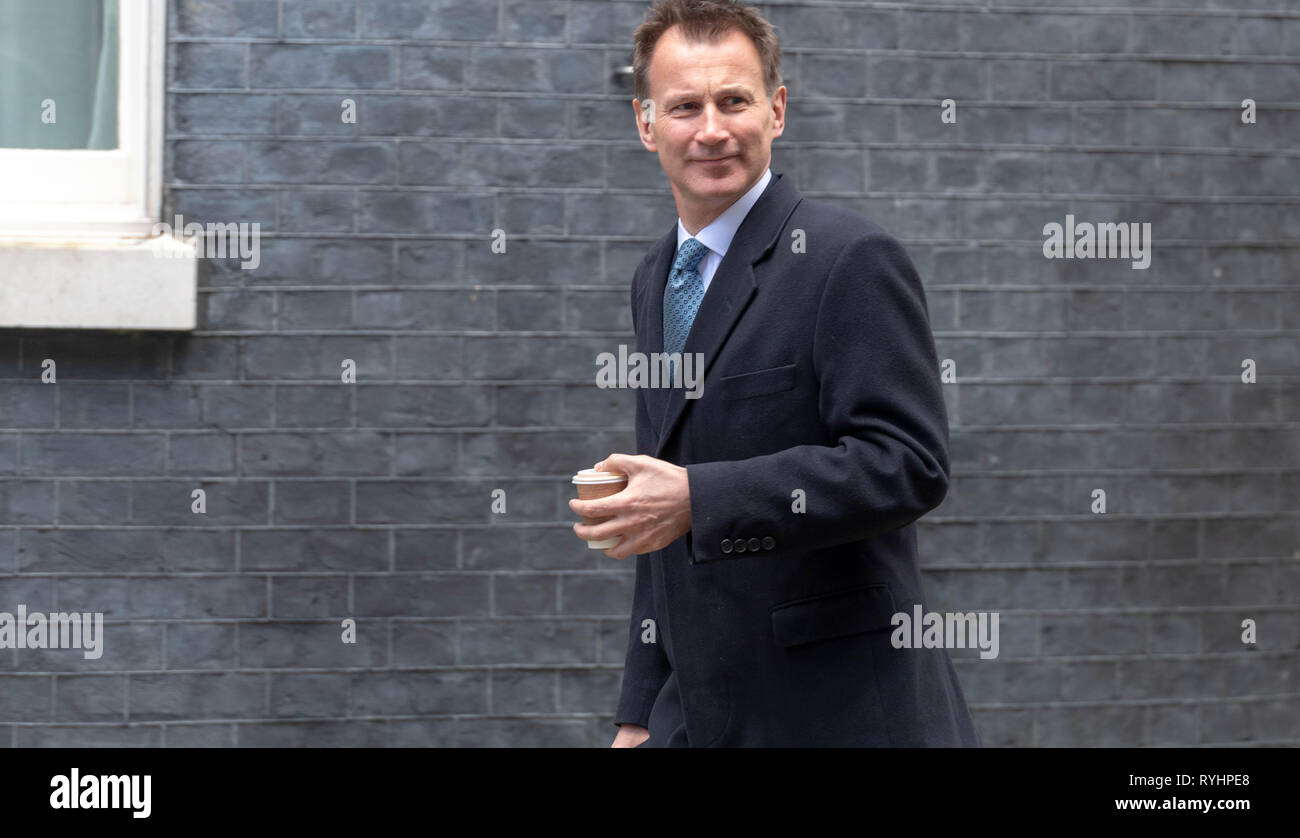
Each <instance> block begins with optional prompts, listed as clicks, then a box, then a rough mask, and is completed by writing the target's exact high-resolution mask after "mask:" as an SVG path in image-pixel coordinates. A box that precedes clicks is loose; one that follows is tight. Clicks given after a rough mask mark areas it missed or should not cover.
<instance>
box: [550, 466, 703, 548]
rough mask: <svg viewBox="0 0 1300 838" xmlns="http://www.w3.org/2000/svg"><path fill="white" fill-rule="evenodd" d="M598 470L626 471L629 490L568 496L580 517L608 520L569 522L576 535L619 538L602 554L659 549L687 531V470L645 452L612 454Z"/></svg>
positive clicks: (570, 504) (689, 506) (590, 537)
mask: <svg viewBox="0 0 1300 838" xmlns="http://www.w3.org/2000/svg"><path fill="white" fill-rule="evenodd" d="M596 468H597V469H598V470H600V471H615V472H621V473H623V474H626V475H627V488H625V489H624V490H623V491H621V492H619V493H618V494H616V495H610V496H609V497H607V498H596V499H595V500H578V499H577V498H572V499H570V501H569V508H570V509H572V510H573V511H574V512H576V513H578V514H579V515H581V516H582V517H584V518H609V520H608V521H601V522H600V523H599V524H590V525H588V524H583V523H581V522H579V523H577V524H574V525H573V531H574V532H575V533H576V534H577V536H578V538H581V539H583V540H585V541H600V540H602V539H606V538H614V537H616V536H622V538H621V539H620V540H619V541H618V543H617V544H615V545H614V546H613V547H610V548H607V549H606V550H605V551H604V552H605V555H606V556H609V557H610V558H612V559H626V558H627V557H628V556H631V555H634V554H637V553H651V552H653V551H655V550H662V549H663V548H664V547H667V546H668V545H669V544H672V543H673V542H674V541H676V540H677V539H679V538H681V537H682V536H683V535H686V533H688V532H690V531H691V485H690V482H689V481H688V480H687V478H686V469H685V468H684V467H682V466H678V465H673V464H672V463H670V462H667V461H665V460H656V459H655V458H654V457H650V456H647V455H645V454H637V455H635V456H634V455H631V454H610V455H609V456H608V457H606V458H605V459H604V460H602V461H601V462H599V463H596Z"/></svg>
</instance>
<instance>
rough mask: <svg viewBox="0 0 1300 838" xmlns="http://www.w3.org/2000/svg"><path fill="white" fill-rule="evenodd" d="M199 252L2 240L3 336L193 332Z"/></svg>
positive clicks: (132, 241)
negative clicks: (17, 332) (15, 331)
mask: <svg viewBox="0 0 1300 838" xmlns="http://www.w3.org/2000/svg"><path fill="white" fill-rule="evenodd" d="M197 296H198V259H197V256H196V253H195V247H194V245H193V244H192V243H187V242H183V241H180V240H178V239H175V238H173V237H172V236H166V235H164V236H154V237H150V238H112V237H103V238H85V239H82V238H77V239H55V238H38V237H33V238H20V237H16V236H6V237H0V328H5V329H12V328H20V329H149V330H154V329H157V330H170V331H191V330H193V329H194V328H195V326H196V322H195V319H196V312H197Z"/></svg>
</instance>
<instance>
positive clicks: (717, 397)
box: [570, 0, 980, 747]
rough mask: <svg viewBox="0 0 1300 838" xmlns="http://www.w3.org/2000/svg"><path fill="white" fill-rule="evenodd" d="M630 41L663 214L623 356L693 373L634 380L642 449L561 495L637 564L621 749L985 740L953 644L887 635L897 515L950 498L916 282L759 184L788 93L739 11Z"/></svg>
mask: <svg viewBox="0 0 1300 838" xmlns="http://www.w3.org/2000/svg"><path fill="white" fill-rule="evenodd" d="M635 41H636V46H635V52H634V57H633V67H634V75H635V78H636V82H635V86H636V99H634V100H633V103H632V104H633V109H634V111H635V113H636V114H637V117H638V130H639V132H640V137H641V141H642V143H643V144H644V145H645V147H646V149H647V150H649V151H652V152H656V153H658V155H659V161H660V164H661V165H662V166H663V169H664V172H665V173H666V174H667V175H668V180H669V183H670V184H671V186H672V191H673V197H674V199H675V200H676V204H677V210H678V214H679V218H678V222H677V225H676V227H675V229H674V230H671V231H669V233H668V234H667V235H665V236H664V237H663V238H662V239H661V240H660V241H659V242H658V243H657V244H655V245H654V246H653V247H652V248H651V250H650V252H649V253H648V254H647V255H646V257H645V259H644V260H642V262H641V265H640V266H639V267H638V269H637V271H636V275H635V277H634V279H633V283H632V312H633V322H634V326H635V329H636V337H637V349H638V351H640V352H643V353H645V354H646V355H647V356H648V355H650V354H651V353H658V352H666V353H672V352H684V353H686V355H689V354H690V353H695V352H699V353H702V354H703V363H704V372H703V374H704V378H703V390H702V393H701V394H700V397H699V398H692V399H687V398H685V392H684V389H683V388H682V387H680V386H677V387H669V388H660V389H638V391H637V417H636V436H637V450H638V452H639V453H638V454H637V455H636V456H632V455H627V454H611V455H610V456H609V457H608V458H606V459H605V460H604V461H603V462H601V463H597V464H596V466H597V468H601V469H604V470H608V471H619V472H625V473H627V474H628V475H629V482H628V486H627V488H626V489H624V490H623V491H622V492H620V493H618V494H616V495H613V496H611V497H609V498H604V499H599V500H591V501H579V500H576V499H575V500H573V501H571V502H570V507H571V508H572V509H573V510H574V511H575V512H576V513H578V514H579V515H582V516H584V517H591V518H605V517H608V518H609V520H607V521H602V522H601V523H598V524H593V525H584V524H576V525H575V526H574V532H575V533H577V535H578V537H580V538H583V539H590V540H597V539H604V538H612V537H618V538H619V541H618V542H617V543H616V545H615V546H614V547H611V548H609V549H607V550H606V551H605V553H606V554H607V555H609V556H611V557H613V558H618V559H622V558H626V557H628V556H631V555H634V554H635V555H636V556H637V558H636V562H637V567H636V587H635V593H634V596H633V605H632V618H631V625H630V627H629V638H628V641H629V642H628V650H627V660H626V668H625V671H624V676H623V687H622V695H621V697H620V699H619V704H618V710H617V712H616V714H615V717H614V722H615V724H617V725H619V733H618V735H617V737H616V739H615V741H614V746H615V747H635V746H638V745H642V744H644V745H646V746H650V747H654V746H661V745H663V746H694V747H701V746H711V745H756V746H797V745H808V746H835V745H886V746H888V745H938V746H967V745H971V746H978V745H979V744H980V740H979V736H978V734H977V733H976V731H975V727H974V724H973V722H972V720H971V717H970V714H969V712H968V710H967V708H966V703H965V700H964V698H963V695H962V692H961V689H960V687H959V685H958V683H957V678H956V673H955V671H954V670H953V666H952V663H951V661H950V660H949V658H948V655H947V653H946V652H945V651H944V650H943V649H895V648H893V646H892V644H891V643H890V635H891V633H892V632H891V629H892V627H893V623H892V618H893V615H894V614H895V613H897V612H907V613H909V614H910V613H911V612H912V608H913V606H914V605H915V604H918V603H919V604H922V605H923V604H924V601H923V598H922V587H921V580H920V576H919V572H918V569H917V557H916V532H915V528H914V525H913V522H914V521H915V520H916V519H917V518H919V517H920V516H922V515H923V514H925V513H926V512H927V511H929V510H931V509H933V508H934V507H935V506H937V505H938V504H939V503H940V502H941V501H942V500H943V498H944V495H945V494H946V492H947V487H948V455H947V444H948V425H947V418H946V413H945V409H944V401H943V394H942V392H941V386H940V381H939V373H938V363H937V359H936V356H935V348H934V338H933V336H932V334H931V332H930V327H929V321H928V312H927V309H926V304H925V295H924V292H923V290H922V286H921V282H920V279H919V278H918V277H917V275H916V271H915V270H914V269H913V267H912V264H911V262H910V261H909V260H908V258H907V255H906V254H905V253H904V251H903V249H902V247H901V246H899V244H898V243H897V242H895V241H894V240H893V239H892V238H890V237H889V236H888V235H886V234H885V233H884V232H883V231H882V230H881V229H880V228H878V227H876V226H874V225H873V224H871V223H870V222H868V221H866V220H865V219H863V218H862V217H861V216H858V215H856V214H855V213H852V212H850V211H848V210H845V209H842V208H839V207H837V206H835V205H833V204H829V203H822V202H818V201H812V200H808V199H805V198H803V197H802V196H801V195H800V194H799V192H798V191H796V189H795V187H794V185H793V184H792V183H791V182H790V179H789V177H788V176H785V175H783V174H782V173H774V172H771V171H770V170H769V165H770V161H771V143H772V140H773V139H774V138H776V137H779V136H781V133H782V131H783V129H784V119H785V107H786V89H785V87H784V86H781V84H780V81H781V76H780V46H779V44H778V42H777V39H776V36H775V33H774V30H773V29H772V27H771V26H770V24H768V23H767V21H765V20H763V19H762V18H761V17H760V16H759V15H758V14H757V12H756V11H754V10H753V9H752V8H751V7H748V6H743V5H740V4H738V3H735V2H731V0H659V2H657V3H656V4H655V5H654V6H653V8H651V10H650V11H649V12H648V13H647V16H646V20H645V21H644V22H643V23H642V25H641V26H640V27H638V29H637V32H636V35H635ZM683 358H685V355H684V356H683ZM683 363H685V362H683ZM679 383H680V382H679Z"/></svg>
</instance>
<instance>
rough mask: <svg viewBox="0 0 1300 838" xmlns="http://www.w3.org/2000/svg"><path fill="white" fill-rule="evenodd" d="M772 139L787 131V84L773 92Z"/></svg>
mask: <svg viewBox="0 0 1300 838" xmlns="http://www.w3.org/2000/svg"><path fill="white" fill-rule="evenodd" d="M772 120H773V125H772V139H776V138H777V137H779V136H781V135H782V134H784V133H785V85H781V86H780V87H778V88H777V89H776V92H775V93H773V94H772Z"/></svg>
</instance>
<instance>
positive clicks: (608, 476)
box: [573, 468, 627, 550]
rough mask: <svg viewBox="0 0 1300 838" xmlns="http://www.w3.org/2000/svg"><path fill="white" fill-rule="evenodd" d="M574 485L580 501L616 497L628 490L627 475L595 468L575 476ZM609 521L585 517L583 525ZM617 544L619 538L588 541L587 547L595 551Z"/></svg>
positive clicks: (585, 469)
mask: <svg viewBox="0 0 1300 838" xmlns="http://www.w3.org/2000/svg"><path fill="white" fill-rule="evenodd" d="M573 483H574V485H575V486H577V487H578V500H595V499H596V498H607V497H609V496H610V495H616V494H618V493H619V492H621V491H623V490H624V489H626V488H627V475H626V474H621V473H619V472H616V471H596V470H595V469H594V468H584V469H583V470H582V471H580V472H578V473H577V474H575V475H573ZM608 520H609V519H608V518H587V517H585V516H584V517H583V519H582V523H584V524H599V523H600V522H602V521H608ZM617 543H618V536H614V537H613V538H606V539H605V540H603V541H588V542H587V546H588V547H590V548H591V549H593V550H605V549H607V548H609V547H613V546H614V545H615V544H617Z"/></svg>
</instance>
